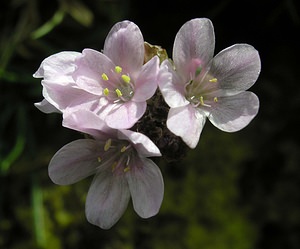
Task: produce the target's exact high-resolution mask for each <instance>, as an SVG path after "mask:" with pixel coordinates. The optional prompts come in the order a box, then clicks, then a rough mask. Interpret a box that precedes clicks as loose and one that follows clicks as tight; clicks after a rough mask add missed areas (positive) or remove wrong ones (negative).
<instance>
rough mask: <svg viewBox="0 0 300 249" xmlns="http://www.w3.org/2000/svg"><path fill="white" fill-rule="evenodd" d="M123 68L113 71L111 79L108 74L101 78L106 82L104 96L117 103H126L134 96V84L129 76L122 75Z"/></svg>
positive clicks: (103, 74)
mask: <svg viewBox="0 0 300 249" xmlns="http://www.w3.org/2000/svg"><path fill="white" fill-rule="evenodd" d="M122 71H123V69H122V67H120V66H116V67H115V68H114V70H112V73H113V74H112V75H111V77H108V75H107V74H106V73H102V75H101V77H102V80H103V81H104V86H105V87H104V88H103V91H102V93H103V95H104V96H106V98H107V99H109V100H110V101H112V102H114V103H117V102H120V101H123V102H126V101H128V100H130V99H131V98H132V96H133V95H134V84H133V83H132V80H131V78H130V76H129V75H128V74H122Z"/></svg>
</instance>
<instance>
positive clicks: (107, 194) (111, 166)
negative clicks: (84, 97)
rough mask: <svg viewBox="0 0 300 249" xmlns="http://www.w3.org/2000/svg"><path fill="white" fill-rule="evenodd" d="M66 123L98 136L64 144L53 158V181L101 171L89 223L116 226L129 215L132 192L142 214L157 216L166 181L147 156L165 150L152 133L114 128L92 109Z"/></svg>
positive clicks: (89, 208)
mask: <svg viewBox="0 0 300 249" xmlns="http://www.w3.org/2000/svg"><path fill="white" fill-rule="evenodd" d="M81 120H85V121H81ZM64 122H65V126H67V127H68V128H71V129H75V130H79V131H82V132H89V134H90V135H92V136H94V138H95V139H92V138H91V139H79V140H76V141H73V142H71V143H69V144H67V145H65V146H64V147H63V148H61V149H60V150H59V151H58V152H57V153H56V154H55V155H54V156H53V158H52V159H51V161H50V164H49V175H50V178H51V179H52V180H53V182H55V183H57V184H61V185H66V184H72V183H75V182H77V181H79V180H81V179H83V178H86V177H88V176H90V175H93V174H95V176H94V180H93V182H92V184H91V187H90V189H89V191H88V195H87V200H86V216H87V219H88V221H89V222H91V223H92V224H95V225H97V226H99V227H101V228H103V229H108V228H110V227H111V226H113V225H114V224H115V223H116V222H117V221H118V220H119V219H120V217H121V216H122V214H123V213H124V211H125V209H126V207H127V205H128V202H129V199H130V196H131V198H132V202H133V207H134V209H135V211H136V212H137V214H138V215H139V216H140V217H142V218H149V217H151V216H153V215H155V214H157V212H158V211H159V208H160V206H161V203H162V199H163V193H164V183H163V178H162V175H161V172H160V170H159V168H158V167H157V165H156V164H155V163H154V162H153V161H152V160H150V159H148V158H147V157H153V156H160V155H161V154H160V152H159V149H158V148H157V147H156V146H155V144H154V143H153V142H152V141H151V140H150V139H149V138H148V137H146V136H145V135H143V134H141V133H137V132H133V131H129V130H113V129H110V128H108V127H106V126H105V124H103V123H102V124H101V121H99V119H98V117H97V116H96V114H95V113H92V112H89V111H83V110H79V111H77V112H73V113H71V114H70V115H68V116H67V117H66V118H65V120H64ZM99 127H101V130H98V128H99Z"/></svg>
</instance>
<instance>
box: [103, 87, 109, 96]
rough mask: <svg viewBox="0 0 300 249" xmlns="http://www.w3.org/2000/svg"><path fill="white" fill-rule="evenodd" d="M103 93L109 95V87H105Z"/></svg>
mask: <svg viewBox="0 0 300 249" xmlns="http://www.w3.org/2000/svg"><path fill="white" fill-rule="evenodd" d="M103 94H104V95H105V96H108V94H109V90H108V88H104V89H103Z"/></svg>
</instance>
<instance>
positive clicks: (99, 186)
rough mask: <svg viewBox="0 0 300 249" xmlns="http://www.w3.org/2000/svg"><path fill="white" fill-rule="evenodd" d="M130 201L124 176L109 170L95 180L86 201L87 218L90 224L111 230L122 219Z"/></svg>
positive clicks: (98, 175)
mask: <svg viewBox="0 0 300 249" xmlns="http://www.w3.org/2000/svg"><path fill="white" fill-rule="evenodd" d="M129 199H130V192H129V189H128V183H127V181H126V179H125V178H124V175H122V174H113V172H112V170H111V168H109V169H108V170H106V171H102V172H101V173H99V174H97V175H96V176H95V178H94V180H93V183H92V185H91V187H90V189H89V192H88V195H87V199H86V209H85V212H86V217H87V219H88V221H89V222H90V223H92V224H94V225H97V226H99V227H101V228H103V229H109V228H111V227H112V226H113V225H114V224H115V223H116V222H117V221H118V220H119V219H120V218H121V216H122V215H123V213H124V212H125V210H126V208H127V205H128V201H129Z"/></svg>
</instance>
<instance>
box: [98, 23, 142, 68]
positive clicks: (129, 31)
mask: <svg viewBox="0 0 300 249" xmlns="http://www.w3.org/2000/svg"><path fill="white" fill-rule="evenodd" d="M103 51H104V52H103V53H104V54H105V55H106V56H107V57H109V58H110V59H111V60H112V61H113V62H114V63H115V64H116V65H118V66H121V67H122V68H123V69H124V70H125V71H126V72H128V73H130V72H136V71H137V70H139V69H140V68H141V67H142V65H143V61H144V39H143V36H142V33H141V31H140V29H139V27H138V26H137V25H136V24H134V23H133V22H129V21H123V22H119V23H117V24H115V25H114V26H113V27H112V29H111V30H110V32H109V34H108V35H107V37H106V40H105V44H104V50H103Z"/></svg>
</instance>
